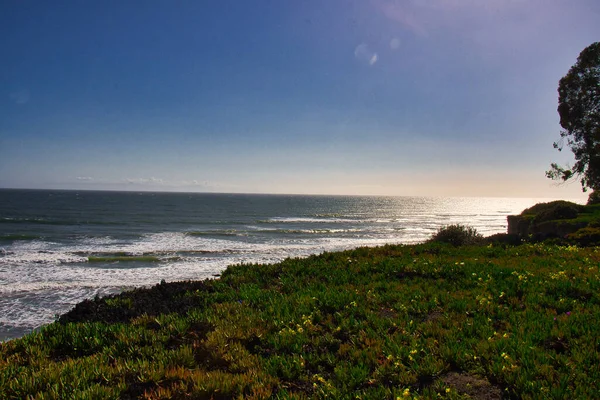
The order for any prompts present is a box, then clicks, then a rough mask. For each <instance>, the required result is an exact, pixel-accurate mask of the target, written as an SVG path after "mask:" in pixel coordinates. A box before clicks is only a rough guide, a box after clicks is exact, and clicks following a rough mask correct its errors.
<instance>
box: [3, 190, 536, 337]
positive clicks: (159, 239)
mask: <svg viewBox="0 0 600 400" xmlns="http://www.w3.org/2000/svg"><path fill="white" fill-rule="evenodd" d="M540 201H543V199H516V198H433V197H355V196H303V195H244V194H206V193H202V194H201V193H150V192H102V191H52V190H12V189H1V190H0V340H6V339H10V338H15V337H20V336H22V335H24V334H26V333H28V332H30V331H32V330H33V329H35V328H38V327H40V326H42V325H44V324H47V323H50V322H52V321H54V320H55V318H56V316H57V315H59V314H61V313H64V312H66V311H68V310H70V309H71V308H72V307H73V306H74V305H75V304H76V303H78V302H80V301H82V300H84V299H86V298H92V297H94V296H96V295H99V296H102V295H106V294H111V293H117V292H120V291H123V290H127V289H130V288H133V287H139V286H147V285H154V284H157V283H159V282H160V281H162V280H164V281H167V282H171V281H179V280H188V279H195V280H197V279H206V278H214V277H217V276H219V274H220V273H221V272H222V271H223V270H224V269H225V268H226V267H227V266H228V265H232V264H239V263H274V262H277V261H280V260H282V259H284V258H287V257H305V256H308V255H310V254H319V253H322V252H325V251H337V250H344V249H350V248H355V247H359V246H377V245H383V244H386V243H392V244H400V243H404V244H409V243H416V242H422V241H424V240H426V239H427V238H429V237H430V236H431V234H432V233H434V232H435V231H436V230H437V229H439V228H440V227H442V226H444V225H449V224H454V223H461V224H467V225H470V226H472V227H474V228H476V229H477V230H478V231H479V232H480V233H482V234H484V235H490V234H494V233H499V232H506V216H507V215H509V214H516V213H519V212H521V211H522V210H523V209H524V208H527V207H529V206H531V205H533V204H535V203H537V202H540ZM546 201H547V200H546Z"/></svg>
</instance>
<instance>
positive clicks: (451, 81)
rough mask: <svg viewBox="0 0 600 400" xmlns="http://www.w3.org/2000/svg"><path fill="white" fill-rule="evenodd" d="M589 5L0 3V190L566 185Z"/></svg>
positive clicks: (467, 0)
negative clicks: (562, 91) (564, 112)
mask: <svg viewBox="0 0 600 400" xmlns="http://www.w3.org/2000/svg"><path fill="white" fill-rule="evenodd" d="M598 21H600V2H598V1H597V0H576V1H571V2H566V1H562V0H519V1H508V0H505V1H503V0H490V1H475V0H452V1H448V0H431V1H426V2H425V1H411V0H355V1H348V0H330V1H317V0H308V1H302V2H294V1H272V2H266V1H252V2H245V1H237V0H236V1H233V0H224V1H218V2H196V1H181V2H165V1H157V0H156V1H155V0H150V1H145V2H136V1H131V2H77V1H67V2H61V3H60V4H56V3H54V2H46V1H29V2H26V1H19V2H17V1H13V2H3V3H2V4H1V5H0V51H1V54H2V62H1V63H0V77H1V78H0V149H2V155H1V157H0V187H7V188H63V189H92V190H96V189H111V190H155V191H156V190H158V191H201V192H243V193H256V192H261V193H310V194H361V195H362V194H366V195H430V196H500V197H502V196H513V197H536V198H540V197H547V198H576V199H580V200H583V199H585V197H586V196H585V194H583V193H582V192H581V188H580V185H579V184H578V183H577V182H575V183H572V184H568V185H560V186H558V185H556V184H555V183H552V182H551V181H549V180H548V179H547V178H545V176H544V171H545V170H546V169H548V168H549V165H550V163H551V162H558V163H560V164H568V163H569V162H571V163H572V156H571V153H570V150H569V149H565V150H564V151H563V152H562V153H559V152H557V151H556V150H554V149H553V148H552V143H553V142H554V141H556V140H557V139H558V138H559V133H560V126H559V124H558V114H557V112H556V107H557V86H558V81H559V79H560V78H561V77H562V76H563V75H565V74H566V73H567V71H568V70H569V68H570V66H571V65H573V64H574V63H575V61H576V59H577V56H578V54H579V52H580V51H581V50H582V49H584V48H585V47H586V46H588V45H589V44H591V43H592V42H595V41H598V40H599V39H600V24H599V23H598Z"/></svg>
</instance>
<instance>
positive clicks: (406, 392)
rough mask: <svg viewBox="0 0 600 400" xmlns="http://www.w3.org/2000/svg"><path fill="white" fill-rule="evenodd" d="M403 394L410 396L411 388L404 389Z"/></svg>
mask: <svg viewBox="0 0 600 400" xmlns="http://www.w3.org/2000/svg"><path fill="white" fill-rule="evenodd" d="M402 396H404V397H410V389H409V388H406V389H404V392H402Z"/></svg>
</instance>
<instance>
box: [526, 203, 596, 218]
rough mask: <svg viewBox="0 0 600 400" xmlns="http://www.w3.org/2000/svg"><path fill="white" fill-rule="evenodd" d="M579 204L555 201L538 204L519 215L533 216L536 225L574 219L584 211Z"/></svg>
mask: <svg viewBox="0 0 600 400" xmlns="http://www.w3.org/2000/svg"><path fill="white" fill-rule="evenodd" d="M584 208H585V207H584V206H582V205H581V204H577V203H573V202H571V201H564V200H557V201H551V202H549V203H538V204H536V205H534V206H533V207H530V208H528V209H526V210H524V211H523V212H522V213H521V215H535V219H534V221H535V222H536V223H539V222H543V221H553V220H557V219H572V218H576V217H577V214H578V213H580V212H581V211H583V210H584Z"/></svg>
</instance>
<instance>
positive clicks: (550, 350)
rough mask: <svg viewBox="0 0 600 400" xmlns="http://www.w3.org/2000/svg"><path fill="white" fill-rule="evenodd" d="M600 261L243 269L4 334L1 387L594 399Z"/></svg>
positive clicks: (520, 256)
mask: <svg viewBox="0 0 600 400" xmlns="http://www.w3.org/2000/svg"><path fill="white" fill-rule="evenodd" d="M599 266H600V252H599V251H598V249H597V248H577V247H559V246H550V245H544V244H535V245H530V244H526V245H521V246H516V247H503V246H493V245H483V246H468V247H452V246H449V245H448V246H446V245H439V244H435V243H432V244H423V245H410V246H384V247H379V248H359V249H356V250H352V251H346V252H339V253H324V254H322V255H319V256H311V257H309V258H305V259H288V260H285V261H283V262H281V263H278V264H274V265H238V266H233V267H229V268H228V269H227V270H226V271H225V272H224V273H223V275H222V277H221V278H220V279H218V280H213V281H204V282H188V283H179V284H175V283H174V284H161V285H157V286H155V287H153V288H151V289H139V290H135V291H132V292H126V293H123V294H121V295H118V296H112V297H109V298H102V299H95V300H91V301H87V302H85V303H82V304H80V305H78V307H77V308H76V309H75V310H74V311H72V312H71V313H69V314H67V315H65V316H63V317H61V319H60V320H59V321H58V322H56V323H54V324H51V325H49V326H47V327H45V328H44V329H42V330H41V331H39V332H36V333H33V334H30V335H28V336H26V337H23V338H21V339H17V340H12V341H9V342H5V343H2V344H0V398H3V399H22V398H28V397H29V396H30V397H31V398H37V399H64V398H77V399H88V398H89V399H92V398H94V399H95V398H125V399H126V398H152V399H159V398H160V399H170V398H175V399H178V398H196V399H210V398H214V399H235V398H254V399H260V398H280V399H286V398H325V397H327V398H334V399H337V398H362V399H369V398H370V399H385V398H389V399H396V398H401V399H405V398H423V399H429V398H448V399H459V398H476V399H477V398H478V399H494V398H498V399H499V398H525V399H527V398H531V399H535V398H549V399H564V398H569V399H578V398H579V399H584V398H595V397H597V395H598V393H600V369H599V368H598V365H600V336H599V335H598V332H600V295H599V293H600V292H599V289H600V271H599Z"/></svg>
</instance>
